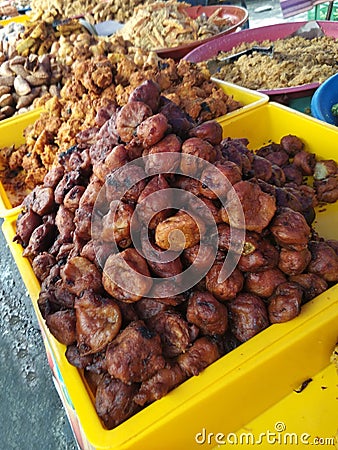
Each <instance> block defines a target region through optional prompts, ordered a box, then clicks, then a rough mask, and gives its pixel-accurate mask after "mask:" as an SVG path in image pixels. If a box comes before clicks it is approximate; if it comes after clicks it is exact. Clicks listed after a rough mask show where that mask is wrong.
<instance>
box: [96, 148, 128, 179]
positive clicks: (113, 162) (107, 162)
mask: <svg viewBox="0 0 338 450" xmlns="http://www.w3.org/2000/svg"><path fill="white" fill-rule="evenodd" d="M130 159H131V158H130V154H129V152H128V149H127V146H126V145H123V144H119V145H116V146H115V147H113V148H112V150H111V151H109V152H108V154H107V155H106V157H105V158H103V159H100V160H99V161H97V162H95V163H94V164H93V173H94V174H95V175H96V176H97V178H98V179H99V180H100V181H101V182H102V183H104V182H105V181H106V177H107V176H108V175H110V174H111V173H113V171H114V170H115V169H118V168H119V167H122V166H124V165H125V164H127V162H128V161H129V160H130Z"/></svg>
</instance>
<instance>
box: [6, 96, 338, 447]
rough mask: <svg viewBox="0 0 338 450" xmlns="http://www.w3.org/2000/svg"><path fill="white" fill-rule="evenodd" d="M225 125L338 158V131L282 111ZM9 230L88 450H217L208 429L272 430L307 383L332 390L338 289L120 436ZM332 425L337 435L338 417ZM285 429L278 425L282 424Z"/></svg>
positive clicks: (326, 217) (333, 222) (229, 132)
mask: <svg viewBox="0 0 338 450" xmlns="http://www.w3.org/2000/svg"><path fill="white" fill-rule="evenodd" d="M222 127H223V132H224V137H228V136H229V137H233V138H239V137H246V138H248V139H249V141H250V144H249V146H250V148H252V149H255V148H258V147H259V146H261V145H263V144H266V143H269V142H271V141H277V142H278V141H279V140H280V138H281V137H282V136H284V135H286V134H289V133H291V134H295V135H297V136H298V137H300V138H301V139H302V140H303V141H304V143H305V146H306V149H308V150H310V151H312V152H314V153H316V154H317V156H318V158H330V159H337V155H336V143H337V139H338V130H337V128H336V127H334V126H331V125H328V124H325V123H323V122H321V121H319V120H317V119H313V118H311V117H308V116H306V115H304V114H302V113H297V112H295V111H293V110H291V109H289V108H287V107H282V106H280V105H277V104H273V103H270V104H267V105H263V106H261V107H260V108H257V109H255V110H251V111H248V112H247V113H246V114H243V115H238V116H236V117H233V118H231V119H230V120H228V121H225V122H223V123H222ZM337 225H338V203H336V204H332V205H328V206H327V207H325V208H321V209H320V211H318V214H317V218H316V222H315V229H316V230H317V231H318V232H319V233H320V235H321V236H323V237H325V238H332V239H337V238H338V226H337ZM2 229H3V232H4V235H5V237H6V240H7V242H8V245H9V247H10V250H11V252H12V254H13V256H14V259H15V261H16V263H17V266H18V268H19V271H20V273H21V276H22V278H23V281H24V283H25V285H26V288H27V290H28V292H29V294H30V297H31V299H32V303H33V307H34V309H35V312H36V314H37V316H38V319H39V323H40V326H41V329H42V332H43V336H44V339H45V340H46V342H47V347H48V348H49V349H50V355H52V359H53V366H54V371H55V373H57V386H58V388H59V389H58V390H59V391H60V393H61V397H62V399H63V402H64V404H65V407H66V409H67V413H68V416H69V417H70V421H71V424H72V427H73V431H74V434H75V435H76V437H77V440H78V442H79V446H80V447H81V448H82V449H84V450H93V449H97V450H99V449H100V450H108V449H109V450H120V449H124V450H129V449H130V450H132V449H136V448H137V449H138V448H140V449H141V448H144V449H147V450H167V449H169V448H172V449H177V450H190V449H191V450H193V449H198V448H201V447H202V448H216V447H217V446H216V445H215V444H216V443H215V441H214V440H212V439H211V440H210V443H208V442H207V443H204V444H203V445H201V443H200V442H199V439H201V434H200V433H202V432H203V430H206V431H207V432H210V433H213V434H214V436H215V433H217V432H221V433H222V434H223V435H224V436H227V435H229V433H230V435H231V433H232V434H233V433H236V431H238V430H247V431H248V430H249V431H250V427H251V429H253V430H259V427H260V426H262V423H261V422H260V420H259V418H260V417H264V414H266V411H268V410H269V408H270V409H271V410H272V411H274V412H273V414H277V413H278V411H279V410H278V406H276V405H282V407H283V404H284V405H285V403H283V402H286V406H285V407H288V406H290V403H289V402H290V400H285V399H288V398H290V396H291V403H292V401H293V400H292V398H293V397H292V396H293V392H294V391H295V390H297V389H299V387H300V386H302V385H303V386H304V382H306V381H307V382H308V380H309V379H310V378H311V379H316V380H317V383H321V382H322V383H324V381H323V380H324V375H322V373H323V372H322V371H324V372H325V374H326V370H329V373H330V374H331V375H328V376H329V378H330V380H332V373H331V372H332V371H330V369H327V368H328V366H329V361H330V356H331V354H332V353H333V351H334V348H335V345H336V342H337V334H338V330H337V319H338V285H336V286H334V287H332V288H330V289H329V290H327V291H326V292H324V293H323V294H321V295H320V296H318V297H316V298H315V299H313V300H312V301H310V302H308V303H306V304H305V305H304V306H303V307H302V311H301V314H300V315H299V316H298V317H296V318H295V319H293V320H292V321H290V322H286V323H283V324H275V325H272V326H270V327H269V328H267V329H265V330H264V331H262V332H261V333H259V334H257V335H256V336H254V337H253V338H252V339H250V340H249V341H247V342H245V343H244V344H242V345H240V346H239V347H237V348H236V349H235V350H233V351H231V352H230V353H228V354H227V355H225V356H224V357H222V358H221V359H219V360H218V361H216V362H215V363H213V364H212V365H210V366H209V367H207V368H206V369H205V370H204V371H203V372H202V373H200V374H199V375H198V376H196V377H192V378H190V379H189V380H187V381H186V382H184V383H183V384H181V385H180V386H179V387H177V388H176V389H174V390H173V391H171V392H170V393H169V394H167V395H166V396H165V397H163V398H162V399H160V400H158V401H156V402H155V403H153V404H151V405H150V406H148V407H146V408H145V409H144V410H142V411H141V412H139V413H137V414H136V415H134V416H133V417H131V418H130V419H128V420H127V421H125V422H124V423H122V424H121V425H119V426H118V427H116V428H115V429H113V430H106V429H105V428H104V427H103V426H102V424H101V422H100V420H99V418H98V416H97V414H96V412H95V408H94V404H93V398H92V395H91V392H90V389H89V387H88V386H87V384H86V382H85V380H84V378H83V376H82V374H81V371H79V370H77V369H76V368H75V367H73V366H71V365H70V364H69V363H68V362H67V360H66V358H65V349H66V348H65V346H64V345H61V344H60V343H58V342H57V341H56V340H55V339H54V338H53V336H52V335H51V334H50V333H49V331H48V329H47V327H46V326H45V324H44V321H43V320H42V318H41V315H40V312H39V310H38V307H37V298H38V295H39V290H40V286H39V283H38V281H37V279H36V277H35V275H34V273H33V271H32V268H31V265H30V263H29V261H28V260H27V259H26V258H23V257H22V248H21V246H20V245H18V244H16V243H13V237H14V235H15V217H14V216H12V217H7V218H6V219H5V221H4V223H3V227H2ZM331 383H332V381H331ZM314 384H315V383H314ZM333 384H335V382H334V383H333ZM315 385H316V386H318V385H317V384H315ZM323 386H324V384H323ZM331 386H332V385H331ZM310 388H311V390H309V391H308V392H312V387H311V386H310V385H309V388H305V389H304V392H306V391H307V389H310ZM299 395H301V393H300V394H299ZM332 395H334V394H333V393H332V390H331V396H332ZM334 397H335V395H334ZM297 398H301V397H297ZM331 398H332V397H330V399H331ZM331 403H332V402H331ZM331 403H330V404H331ZM304 405H306V403H305V404H304ZM275 408H277V413H276V409H275ZM284 412H285V411H284ZM303 412H304V410H303ZM304 414H305V412H304ZM271 417H274V416H269V420H271ZM280 420H283V417H281V418H280ZM325 420H326V421H327V422H328V423H330V424H331V425H332V427H336V423H333V422H334V414H333V417H332V418H330V417H326V418H325ZM277 421H278V417H277V418H276V420H275V422H274V424H276V422H277ZM295 421H296V419H295ZM294 423H295V422H294ZM248 424H249V425H248ZM331 425H330V426H331ZM274 426H275V425H274ZM248 427H249V428H248ZM317 428H318V427H317ZM330 429H331V428H330ZM274 431H275V432H276V430H274ZM277 431H278V430H277ZM280 431H281V430H280ZM303 432H304V433H305V432H307V429H305V430H303ZM217 448H219V446H218V447H217ZM261 448H270V447H269V446H268V447H264V446H262V447H261ZM284 448H287V447H284Z"/></svg>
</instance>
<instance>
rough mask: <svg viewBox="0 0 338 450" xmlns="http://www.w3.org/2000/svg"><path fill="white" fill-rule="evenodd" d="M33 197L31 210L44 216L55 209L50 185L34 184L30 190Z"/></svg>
mask: <svg viewBox="0 0 338 450" xmlns="http://www.w3.org/2000/svg"><path fill="white" fill-rule="evenodd" d="M31 195H32V197H33V202H32V206H31V208H32V211H34V212H35V213H36V214H39V216H44V215H46V214H49V213H51V212H53V210H54V209H55V202H54V191H53V189H52V188H51V187H44V186H36V187H35V188H34V189H33V191H32V192H31Z"/></svg>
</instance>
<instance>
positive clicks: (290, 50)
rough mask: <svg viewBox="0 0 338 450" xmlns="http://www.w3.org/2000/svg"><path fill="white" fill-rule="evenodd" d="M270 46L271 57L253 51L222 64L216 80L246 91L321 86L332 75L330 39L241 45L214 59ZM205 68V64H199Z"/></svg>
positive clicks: (337, 52)
mask: <svg viewBox="0 0 338 450" xmlns="http://www.w3.org/2000/svg"><path fill="white" fill-rule="evenodd" d="M255 45H258V46H263V47H269V46H270V45H273V47H274V53H273V56H272V57H271V56H269V55H264V54H262V53H258V52H253V53H252V54H251V55H243V56H241V57H240V58H239V59H238V60H236V61H234V62H233V63H230V64H226V65H225V66H223V67H221V69H220V70H219V72H217V78H219V79H220V80H225V81H229V82H232V83H236V84H239V85H240V86H243V87H247V88H249V89H281V88H288V87H293V86H301V85H304V84H308V83H322V82H323V81H325V80H326V79H327V78H329V77H330V76H331V75H333V74H335V73H336V61H337V58H338V43H337V40H336V39H335V38H333V37H329V36H322V37H316V38H314V39H311V40H309V39H305V38H303V37H301V36H295V37H288V38H286V39H277V40H275V41H269V40H264V41H261V42H256V41H255V42H245V43H242V44H240V45H237V46H235V47H234V48H232V49H231V51H229V52H221V53H220V54H219V55H217V58H221V57H227V56H230V55H232V54H235V53H238V52H241V51H243V50H246V49H249V48H252V47H253V46H255ZM199 64H200V65H201V66H203V67H205V65H206V63H205V62H201V63H199Z"/></svg>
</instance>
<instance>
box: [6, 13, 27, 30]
mask: <svg viewBox="0 0 338 450" xmlns="http://www.w3.org/2000/svg"><path fill="white" fill-rule="evenodd" d="M28 20H29V15H27V14H21V15H19V16H14V17H10V18H9V19H4V20H0V26H3V27H4V26H6V25H8V24H9V23H11V22H17V23H26V22H27V21H28Z"/></svg>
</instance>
